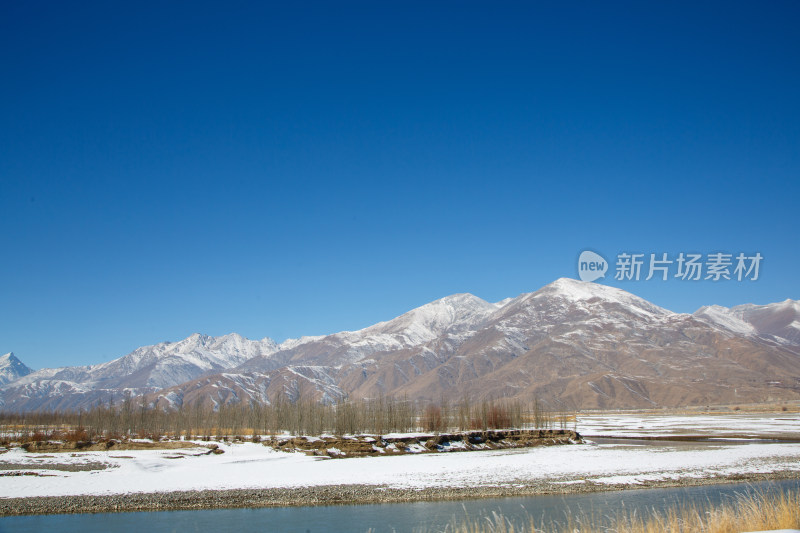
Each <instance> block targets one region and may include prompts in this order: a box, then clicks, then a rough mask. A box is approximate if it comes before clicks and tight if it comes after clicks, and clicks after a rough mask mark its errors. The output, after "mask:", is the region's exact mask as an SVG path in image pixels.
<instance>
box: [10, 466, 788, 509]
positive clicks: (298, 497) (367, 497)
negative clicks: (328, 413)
mask: <svg viewBox="0 0 800 533" xmlns="http://www.w3.org/2000/svg"><path fill="white" fill-rule="evenodd" d="M798 478H800V476H798V475H797V473H793V472H782V473H774V474H750V475H736V476H727V477H713V478H704V479H692V478H690V479H684V480H680V481H673V480H669V481H655V482H648V483H643V484H637V485H607V484H596V483H591V482H586V483H568V484H565V483H563V482H561V483H558V482H537V483H530V484H524V483H523V484H519V483H515V484H514V485H498V486H478V487H469V488H426V489H397V488H391V487H385V486H374V485H327V486H318V487H305V488H290V489H281V488H272V489H258V490H254V489H239V490H220V491H214V490H204V491H185V492H156V493H133V494H119V495H111V496H52V497H37V498H6V499H0V516H12V515H31V514H58V513H107V512H129V511H175V510H197V509H220V508H241V507H288V506H302V505H342V504H344V505H352V504H370V503H400V502H414V501H434V500H461V499H474V498H497V497H509V496H533V495H537V494H570V493H585V492H601V491H611V490H621V489H639V488H657V487H664V488H666V487H682V486H694V485H712V484H719V483H746V482H757V481H766V480H778V479H798Z"/></svg>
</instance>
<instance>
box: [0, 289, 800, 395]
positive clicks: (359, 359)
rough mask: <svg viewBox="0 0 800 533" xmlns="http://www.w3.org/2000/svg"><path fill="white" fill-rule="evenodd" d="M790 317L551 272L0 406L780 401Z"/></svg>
mask: <svg viewBox="0 0 800 533" xmlns="http://www.w3.org/2000/svg"><path fill="white" fill-rule="evenodd" d="M798 326H800V305H798V302H796V301H793V300H787V301H786V302H781V303H778V304H770V305H767V306H753V305H745V306H738V307H735V308H733V309H726V308H722V307H719V306H709V307H704V308H701V309H700V310H698V312H696V313H695V314H693V315H688V314H679V313H673V312H671V311H668V310H666V309H663V308H661V307H658V306H656V305H654V304H652V303H650V302H648V301H646V300H644V299H642V298H639V297H637V296H635V295H633V294H630V293H628V292H626V291H623V290H620V289H616V288H613V287H607V286H604V285H600V284H596V283H591V282H582V281H577V280H572V279H567V278H562V279H559V280H556V281H554V282H553V283H550V284H549V285H546V286H544V287H542V288H541V289H539V290H537V291H535V292H531V293H525V294H521V295H519V296H517V297H515V298H507V299H505V300H502V301H500V302H497V303H490V302H487V301H485V300H482V299H481V298H478V297H477V296H474V295H471V294H455V295H452V296H447V297H444V298H441V299H439V300H436V301H433V302H430V303H428V304H425V305H422V306H420V307H418V308H416V309H412V310H411V311H408V312H407V313H404V314H402V315H400V316H398V317H396V318H394V319H391V320H387V321H384V322H379V323H377V324H374V325H372V326H369V327H367V328H364V329H361V330H357V331H343V332H339V333H334V334H331V335H325V336H315V337H301V338H299V339H289V340H287V341H284V342H283V343H281V344H279V345H278V344H276V343H274V342H273V341H271V340H270V339H263V340H260V341H251V340H248V339H245V338H243V337H241V336H239V335H236V334H230V335H225V336H223V337H208V336H205V335H199V334H195V335H192V336H190V337H188V338H186V339H184V340H182V341H180V342H175V343H161V344H156V345H153V346H145V347H142V348H139V349H137V350H134V351H133V352H131V353H130V354H128V355H126V356H124V357H121V358H119V359H117V360H114V361H111V362H109V363H103V364H100V365H93V366H88V367H68V368H61V369H43V370H40V371H37V372H33V373H31V374H29V375H27V376H22V377H19V378H17V379H16V380H15V381H14V382H11V383H8V384H6V385H5V386H2V387H0V404H2V403H4V404H5V406H6V408H11V409H20V410H24V409H35V408H40V407H44V408H56V407H58V408H75V407H80V406H91V405H93V404H94V403H95V402H96V401H98V400H101V401H104V402H107V401H108V399H109V398H117V399H119V398H121V396H122V394H124V393H125V392H126V391H127V392H130V393H132V394H144V393H147V394H148V398H149V400H148V401H152V399H153V398H156V399H157V401H158V402H159V404H161V405H163V406H165V407H168V406H176V405H180V404H181V403H185V402H187V401H188V402H195V401H208V402H211V403H212V404H213V405H215V406H216V405H220V404H222V403H230V402H241V401H259V402H261V401H269V399H270V398H273V397H275V395H284V396H285V397H287V398H290V399H298V398H309V399H315V400H322V401H335V399H338V398H341V397H345V396H348V397H353V398H359V397H376V396H379V395H389V396H400V397H402V396H408V397H409V398H421V399H430V400H436V399H438V398H441V397H443V396H445V397H463V395H465V394H469V395H470V396H472V397H475V398H486V397H502V396H507V397H517V398H523V399H531V398H552V399H555V400H557V401H559V402H564V404H565V405H566V404H569V405H573V406H584V407H589V408H593V407H597V408H611V407H652V406H654V405H669V406H678V405H710V404H713V403H719V402H723V403H724V402H734V401H737V402H738V401H745V400H747V401H763V400H762V399H770V401H780V400H783V399H794V398H797V399H800V392H798V391H800V358H798V353H800V350H798V348H797V347H798V346H800V327H798ZM792 343H794V344H792ZM153 393H155V394H153Z"/></svg>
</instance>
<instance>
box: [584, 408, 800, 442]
mask: <svg viewBox="0 0 800 533" xmlns="http://www.w3.org/2000/svg"><path fill="white" fill-rule="evenodd" d="M577 430H578V432H579V433H580V434H581V435H583V436H584V437H593V436H595V437H596V436H620V437H670V436H672V437H674V436H679V435H684V436H701V435H707V436H709V437H717V438H725V437H736V438H761V439H763V438H767V439H768V438H777V437H780V438H794V439H798V440H800V415H799V414H797V413H785V414H783V413H782V414H777V415H766V414H751V413H747V414H736V413H730V414H715V415H683V416H676V415H650V414H628V413H625V414H619V415H613V414H611V415H609V414H604V415H579V416H578V424H577Z"/></svg>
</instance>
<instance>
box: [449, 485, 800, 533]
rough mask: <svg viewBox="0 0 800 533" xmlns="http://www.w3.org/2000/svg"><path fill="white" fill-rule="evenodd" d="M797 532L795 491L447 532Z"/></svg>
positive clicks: (502, 521) (461, 526)
mask: <svg viewBox="0 0 800 533" xmlns="http://www.w3.org/2000/svg"><path fill="white" fill-rule="evenodd" d="M795 528H800V491H788V492H779V493H775V492H770V493H757V494H748V495H739V496H738V497H737V498H736V499H735V500H733V501H731V502H729V503H726V504H722V505H719V506H697V505H692V506H686V507H673V508H670V509H668V510H666V511H663V512H657V511H653V512H651V513H648V514H646V515H640V514H638V513H636V512H635V511H630V512H620V513H617V514H615V515H613V516H605V517H596V516H586V515H584V516H575V515H570V516H567V517H566V518H565V519H564V520H563V522H562V523H552V524H538V523H536V521H535V520H533V519H532V518H527V519H525V520H523V522H522V523H514V522H513V521H511V520H509V519H506V518H505V517H503V516H502V515H501V514H498V513H492V514H491V516H486V517H484V518H482V519H477V520H471V519H467V520H462V521H457V520H454V521H453V522H452V523H451V524H449V525H448V526H447V527H446V528H445V529H444V531H445V532H446V533H544V532H554V533H578V532H580V533H584V532H602V533H741V532H742V531H765V530H772V529H795Z"/></svg>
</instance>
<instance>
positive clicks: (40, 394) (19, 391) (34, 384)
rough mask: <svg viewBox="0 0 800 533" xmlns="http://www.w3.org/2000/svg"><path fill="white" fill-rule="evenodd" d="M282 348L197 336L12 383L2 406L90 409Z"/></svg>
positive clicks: (241, 339) (234, 336) (232, 338)
mask: <svg viewBox="0 0 800 533" xmlns="http://www.w3.org/2000/svg"><path fill="white" fill-rule="evenodd" d="M276 349H277V344H276V343H275V342H274V341H272V340H271V339H262V340H260V341H253V340H249V339H246V338H244V337H242V336H240V335H238V334H236V333H231V334H229V335H224V336H222V337H209V336H207V335H200V334H197V333H196V334H193V335H191V336H189V337H187V338H186V339H184V340H182V341H179V342H162V343H159V344H154V345H151V346H143V347H141V348H137V349H136V350H134V351H133V352H131V353H129V354H128V355H125V356H123V357H120V358H118V359H115V360H113V361H109V362H107V363H101V364H98V365H91V366H78V367H63V368H55V369H42V370H39V371H37V372H32V373H30V374H28V375H27V376H24V377H22V378H19V379H17V380H16V381H14V382H12V383H9V384H7V385H6V386H5V387H4V388H3V393H2V398H0V401H2V402H3V403H4V404H5V405H6V406H17V407H19V408H28V407H30V408H41V407H52V406H54V405H59V406H63V405H64V402H65V401H66V402H67V403H68V404H69V406H70V407H79V406H88V405H91V404H92V402H95V401H96V399H97V398H98V395H99V394H100V393H101V392H102V395H101V396H102V397H103V398H109V397H110V398H113V397H115V396H116V397H118V398H119V397H121V396H122V395H123V394H124V393H125V391H129V392H131V393H133V394H142V393H145V392H152V391H155V390H159V389H163V388H167V387H171V386H174V385H178V384H181V383H185V382H187V381H190V380H192V379H195V378H197V377H199V376H201V375H203V374H206V373H211V372H219V371H223V370H227V369H230V368H233V367H235V366H237V365H239V364H241V363H243V362H244V361H246V360H248V359H251V358H253V357H256V356H259V355H265V354H270V353H273V352H274V351H275V350H276ZM56 395H60V396H61V398H56V397H55V396H56ZM65 399H69V401H67V400H65ZM24 406H28V407H24Z"/></svg>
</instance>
